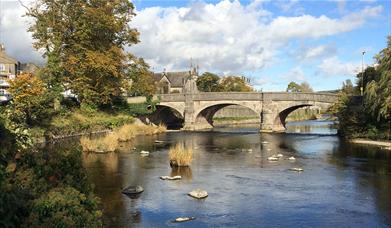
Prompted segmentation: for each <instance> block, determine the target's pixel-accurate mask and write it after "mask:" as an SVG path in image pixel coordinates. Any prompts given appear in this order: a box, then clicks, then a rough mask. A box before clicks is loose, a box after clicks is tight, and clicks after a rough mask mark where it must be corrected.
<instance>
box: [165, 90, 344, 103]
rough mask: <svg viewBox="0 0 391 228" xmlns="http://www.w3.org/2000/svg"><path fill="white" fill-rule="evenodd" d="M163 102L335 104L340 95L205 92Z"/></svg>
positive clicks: (175, 97)
mask: <svg viewBox="0 0 391 228" xmlns="http://www.w3.org/2000/svg"><path fill="white" fill-rule="evenodd" d="M158 97H160V101H161V102H181V101H185V99H186V97H188V98H190V99H191V100H193V101H221V100H238V101H317V102H325V103H334V102H335V101H336V100H337V97H338V95H336V94H332V93H288V92H265V93H256V92H205V93H195V94H181V93H178V94H161V95H158Z"/></svg>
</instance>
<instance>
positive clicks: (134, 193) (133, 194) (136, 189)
mask: <svg viewBox="0 0 391 228" xmlns="http://www.w3.org/2000/svg"><path fill="white" fill-rule="evenodd" d="M143 191H144V188H143V187H141V186H139V185H136V186H128V187H126V188H124V189H122V194H125V195H127V196H129V197H130V198H132V199H135V198H138V197H139V196H140V194H141V193H142V192H143Z"/></svg>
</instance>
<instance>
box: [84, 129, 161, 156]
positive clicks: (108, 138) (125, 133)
mask: <svg viewBox="0 0 391 228" xmlns="http://www.w3.org/2000/svg"><path fill="white" fill-rule="evenodd" d="M166 129H167V128H166V127H165V126H163V125H159V126H155V125H143V124H125V125H123V126H121V127H119V128H116V129H114V130H113V131H112V132H110V133H108V134H107V135H105V136H104V137H103V138H101V137H99V138H90V137H87V136H83V137H81V139H80V144H81V146H82V147H83V151H85V152H98V153H105V152H113V151H115V150H116V149H117V148H118V146H119V142H126V141H130V140H132V139H133V138H134V137H136V136H138V135H153V134H159V133H163V132H165V131H166Z"/></svg>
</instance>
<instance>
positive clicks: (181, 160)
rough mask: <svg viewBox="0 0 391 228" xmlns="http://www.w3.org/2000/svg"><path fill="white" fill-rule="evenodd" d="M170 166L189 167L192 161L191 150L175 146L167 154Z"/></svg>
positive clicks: (178, 145) (179, 145) (180, 145)
mask: <svg viewBox="0 0 391 228" xmlns="http://www.w3.org/2000/svg"><path fill="white" fill-rule="evenodd" d="M168 156H169V159H170V165H171V166H174V167H175V166H189V165H190V163H191V161H192V160H193V149H192V148H185V147H184V146H183V145H182V144H176V145H175V146H174V147H171V148H170V151H169V153H168Z"/></svg>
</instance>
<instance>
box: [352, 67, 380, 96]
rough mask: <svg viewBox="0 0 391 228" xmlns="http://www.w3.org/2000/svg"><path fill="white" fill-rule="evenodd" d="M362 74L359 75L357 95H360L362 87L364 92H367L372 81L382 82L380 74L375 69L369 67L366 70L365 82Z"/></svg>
mask: <svg viewBox="0 0 391 228" xmlns="http://www.w3.org/2000/svg"><path fill="white" fill-rule="evenodd" d="M362 75H363V74H362V73H361V72H360V73H358V74H357V76H356V77H357V81H356V82H357V87H356V90H357V93H360V87H361V86H363V89H364V91H365V90H366V88H367V86H368V84H369V83H370V82H372V81H375V82H378V81H379V80H380V74H379V72H378V71H377V70H376V69H375V68H374V67H371V66H370V67H367V68H366V69H365V70H364V82H363V77H362Z"/></svg>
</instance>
